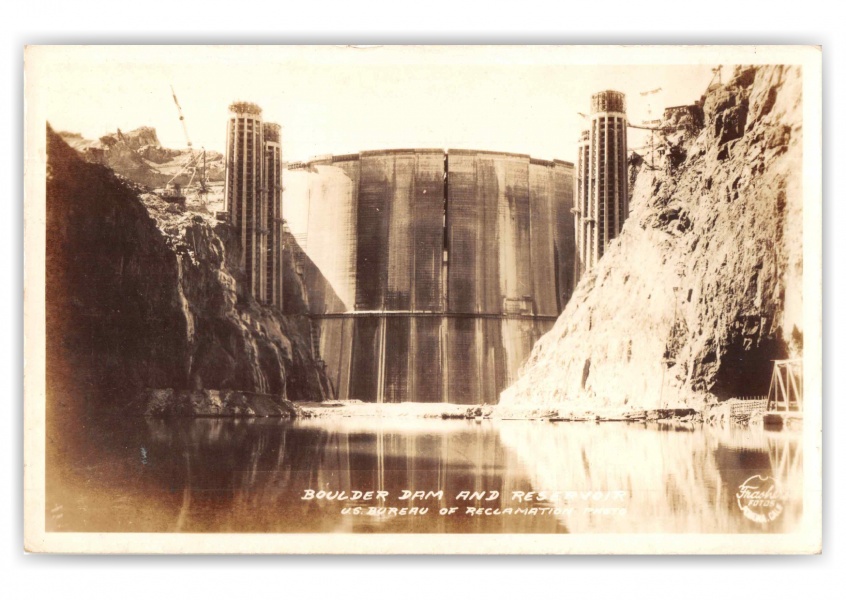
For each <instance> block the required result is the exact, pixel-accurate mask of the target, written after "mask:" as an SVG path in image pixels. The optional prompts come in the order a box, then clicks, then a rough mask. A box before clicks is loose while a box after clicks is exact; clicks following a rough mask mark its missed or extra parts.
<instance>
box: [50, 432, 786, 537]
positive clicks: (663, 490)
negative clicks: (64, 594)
mask: <svg viewBox="0 0 846 600" xmlns="http://www.w3.org/2000/svg"><path fill="white" fill-rule="evenodd" d="M82 431H83V432H84V435H82V437H81V439H79V440H76V441H75V442H73V443H72V444H68V445H66V446H65V447H63V448H62V449H61V452H56V453H52V454H53V457H52V458H51V459H50V461H51V462H50V463H48V487H47V506H46V517H47V528H48V530H53V531H169V532H175V531H182V532H379V533H413V532H421V533H463V532H466V533H568V532H572V533H631V532H643V533H662V532H667V533H674V532H676V533H735V532H736V533H773V532H776V533H780V532H786V531H790V530H792V529H793V528H794V527H796V526H797V525H798V522H799V520H800V519H801V516H802V498H801V494H800V493H799V491H800V490H801V486H802V447H801V433H798V434H797V433H792V432H767V431H763V430H759V429H747V428H728V427H727V428H711V427H703V426H695V427H689V428H683V427H671V426H659V425H645V424H642V423H640V424H634V423H600V424H595V423H545V422H527V421H484V422H481V423H476V422H466V421H441V420H429V419H419V420H416V419H412V420H404V421H386V420H376V421H374V420H358V419H352V418H350V419H335V420H328V419H327V420H323V419H312V420H305V421H287V420H276V419H185V420H157V419H122V420H115V421H111V422H110V421H105V422H104V421H103V420H102V419H101V420H98V421H97V422H96V423H90V424H89V425H88V426H87V427H85V428H84V429H83V430H82ZM48 454H51V453H48ZM755 475H759V476H761V477H775V478H776V479H777V480H778V482H779V484H780V486H781V489H782V490H783V491H785V492H790V491H791V490H792V491H795V493H793V494H792V495H791V496H790V497H789V498H787V499H786V500H785V501H784V503H783V505H784V509H783V511H782V512H781V513H780V514H779V515H778V516H777V517H776V518H774V519H772V520H771V521H769V522H767V523H756V522H754V521H752V520H750V519H749V518H747V517H746V516H744V514H743V513H742V511H741V509H740V507H739V505H738V499H737V496H736V494H737V492H738V490H739V488H740V486H741V484H743V483H744V482H745V481H746V480H747V479H749V478H750V477H753V476H755ZM406 490H407V491H406ZM318 492H322V493H321V494H320V495H321V496H322V495H324V494H326V493H327V492H329V493H330V495H333V496H334V495H335V494H341V493H343V494H345V495H343V494H342V495H341V496H340V499H337V498H336V499H331V500H330V499H317V498H316V496H317V495H318ZM355 492H359V493H360V497H357V496H359V494H355ZM367 492H371V495H370V496H367V495H366V493H367ZM378 492H382V493H381V494H379V493H378ZM414 492H417V494H416V495H415V494H414ZM462 492H465V494H462ZM474 492H475V496H469V495H468V493H469V494H472V493H474ZM312 494H313V495H314V496H315V498H314V499H304V498H309V497H310V496H312ZM406 496H410V497H406ZM444 513H445V514H444Z"/></svg>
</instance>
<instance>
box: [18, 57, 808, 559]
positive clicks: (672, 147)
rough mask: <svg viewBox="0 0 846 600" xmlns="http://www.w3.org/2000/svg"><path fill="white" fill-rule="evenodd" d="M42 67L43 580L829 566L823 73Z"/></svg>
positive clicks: (35, 525)
mask: <svg viewBox="0 0 846 600" xmlns="http://www.w3.org/2000/svg"><path fill="white" fill-rule="evenodd" d="M24 57H25V62H26V65H25V73H26V101H25V105H26V115H25V146H26V148H25V163H24V164H25V169H26V173H25V185H26V190H25V191H26V198H25V210H24V213H25V220H26V224H25V236H26V240H25V251H26V274H25V286H26V288H25V313H26V315H25V318H26V323H25V329H24V333H25V346H26V348H25V357H26V373H25V392H26V400H25V410H24V412H25V419H26V424H25V436H26V439H25V463H26V464H25V468H26V472H25V519H26V522H25V542H26V545H27V549H28V550H30V551H36V552H97V553H111V552H153V553H160V552H170V553H182V552H203V553H205V552H214V553H251V552H255V553H329V554H338V553H383V554H391V553H438V554H441V553H443V554H451V553H461V554H466V553H472V554H480V553H495V554H520V553H545V554H549V553H596V554H613V553H633V554H642V553H649V554H654V553H659V554H660V553H680V552H685V553H698V552H702V553H706V552H707V553H759V554H760V553H765V554H768V553H791V554H809V553H818V552H820V548H821V537H822V525H821V521H822V508H821V504H822V502H821V497H822V476H821V453H822V436H821V431H822V426H821V422H822V421H821V420H822V416H821V412H822V386H821V376H822V344H821V330H820V321H821V314H822V301H821V285H822V279H821V266H822V254H821V245H820V244H821V242H820V238H821V233H820V232H821V226H822V220H821V206H822V192H821V189H822V188H821V176H820V164H821V137H820V136H821V100H820V94H821V51H820V49H819V48H817V47H810V46H808V47H800V46H765V47H753V46H736V47H717V46H713V47H695V46H687V47H664V48H658V47H603V46H596V47H593V46H586V47H547V46H388V47H335V46H308V47H295V46H280V47H273V46H255V47H246V46H237V47H236V46H208V47H204V46H144V47H141V46H31V47H28V48H27V49H26V52H25V54H24ZM139 534H143V535H139ZM198 534H202V535H198ZM303 534H308V535H303ZM427 534H428V535H427ZM633 534H637V535H633Z"/></svg>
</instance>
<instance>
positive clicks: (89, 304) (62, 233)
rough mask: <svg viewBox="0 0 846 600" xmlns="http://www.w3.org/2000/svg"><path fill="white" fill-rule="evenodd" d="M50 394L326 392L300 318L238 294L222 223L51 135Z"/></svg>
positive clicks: (126, 397) (232, 251) (317, 395)
mask: <svg viewBox="0 0 846 600" xmlns="http://www.w3.org/2000/svg"><path fill="white" fill-rule="evenodd" d="M47 136H48V144H47V146H48V176H47V228H46V231H47V247H46V250H47V256H46V265H47V272H46V276H47V283H46V304H47V371H48V373H47V375H48V389H51V390H61V389H65V388H66V387H67V386H71V387H72V388H73V389H74V390H77V392H79V391H80V390H82V393H85V394H87V395H90V397H91V398H92V399H97V400H99V401H102V402H106V403H108V404H111V405H116V406H125V405H129V404H130V403H131V401H132V399H133V398H137V394H138V393H139V392H141V391H142V390H144V389H148V388H149V389H160V390H161V389H173V390H176V391H177V392H179V391H185V390H190V391H195V392H196V391H203V390H222V391H223V392H222V393H226V392H225V391H226V390H237V391H240V392H253V393H257V394H269V395H272V396H275V397H278V398H280V399H281V398H289V399H310V400H323V399H325V398H327V397H329V396H330V395H331V392H330V389H329V386H328V381H327V379H326V376H325V373H324V372H323V367H322V365H321V364H320V363H319V361H317V360H315V358H314V357H313V356H312V354H311V341H310V327H309V322H308V319H307V317H305V316H302V315H292V316H287V315H283V314H282V313H281V312H280V311H279V310H277V309H276V308H270V307H266V306H261V305H259V304H257V303H256V302H255V300H254V299H253V298H252V297H251V296H250V295H249V294H247V293H245V292H244V291H243V285H242V280H243V273H241V272H240V271H239V265H238V264H237V260H235V259H233V257H236V256H238V255H239V251H238V248H237V243H238V242H237V239H236V236H234V235H231V233H230V232H229V228H228V226H226V225H224V224H216V223H215V222H213V221H211V220H210V219H209V218H208V217H206V216H204V215H201V214H197V213H191V212H185V211H182V210H181V209H179V210H174V208H175V207H174V206H173V205H169V204H167V203H166V202H163V201H162V200H161V199H160V198H158V197H157V196H155V195H153V194H143V193H141V190H140V189H139V188H138V187H137V186H136V185H135V184H132V183H129V182H127V181H126V180H124V179H123V178H121V177H119V176H117V175H115V173H114V172H112V171H111V170H110V169H108V168H106V167H105V166H102V165H99V164H93V163H90V162H86V161H84V160H82V159H81V158H80V156H79V155H78V154H77V152H75V151H74V150H73V149H71V148H70V147H69V146H68V145H67V144H65V143H64V142H63V141H62V139H61V138H60V137H59V136H58V135H56V134H55V133H53V132H52V130H50V129H49V128H48V132H47Z"/></svg>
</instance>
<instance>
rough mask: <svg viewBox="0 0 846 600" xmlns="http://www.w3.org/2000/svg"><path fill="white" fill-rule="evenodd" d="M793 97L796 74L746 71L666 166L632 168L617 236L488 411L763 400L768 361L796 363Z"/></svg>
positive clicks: (798, 165)
mask: <svg viewBox="0 0 846 600" xmlns="http://www.w3.org/2000/svg"><path fill="white" fill-rule="evenodd" d="M801 91H802V85H801V73H800V72H799V69H798V68H796V67H790V66H779V65H774V66H763V67H742V68H738V69H736V71H735V73H734V75H733V77H732V79H731V80H730V81H729V82H728V83H727V84H725V85H722V86H712V88H711V89H709V91H708V92H707V94H706V96H705V97H704V99H703V100H704V103H703V106H702V108H703V112H704V123H703V124H702V126H701V128H700V126H699V124H691V123H687V124H686V125H685V126H684V127H672V124H671V123H665V124H664V125H665V126H666V127H667V129H666V130H665V135H664V138H665V139H664V140H662V141H663V143H664V147H665V148H666V153H665V159H664V164H662V165H660V166H659V167H658V168H657V169H655V170H652V169H649V168H646V167H645V168H642V169H641V170H640V172H639V173H638V175H637V178H636V183H635V186H634V192H633V197H632V201H631V213H630V215H629V217H628V220H627V221H626V223H625V226H624V228H623V231H622V234H621V235H620V236H619V237H618V238H617V239H616V240H615V241H614V242H613V243H612V244H611V245H610V247H609V249H608V251H607V252H606V254H605V256H604V257H603V258H602V259H601V260H600V262H599V263H598V265H597V266H596V267H595V268H594V269H593V271H591V272H589V273H587V274H586V275H585V276H584V277H583V278H582V280H581V281H580V282H579V285H578V287H577V289H576V291H575V293H574V295H573V298H572V299H571V300H570V302H569V304H568V305H567V307H566V309H565V310H564V312H563V313H562V315H561V316H560V317H559V319H558V321H557V322H556V325H555V327H554V328H553V329H552V330H551V331H550V332H549V333H548V334H547V335H545V336H544V337H543V338H542V339H541V340H540V341H539V342H538V343H537V344H536V345H535V348H534V350H533V352H532V355H531V357H530V358H529V360H528V361H527V363H526V365H524V368H523V370H522V373H521V378H520V379H519V380H518V381H517V382H516V383H515V384H514V385H513V386H511V387H510V388H509V389H507V390H506V391H505V392H503V394H502V395H501V399H500V410H511V409H514V408H516V407H532V408H539V409H555V410H557V411H558V412H559V413H561V412H566V411H568V410H571V411H586V410H589V411H594V412H596V413H602V412H614V411H625V410H636V409H651V408H662V407H665V406H670V407H679V406H692V407H698V406H701V405H702V403H703V402H706V401H709V400H715V399H726V398H728V397H731V396H733V395H747V396H748V395H757V394H760V395H765V394H766V393H767V389H768V384H769V379H770V375H771V372H772V362H771V361H772V360H773V359H778V358H786V357H788V356H791V357H792V356H801V352H802V332H803V325H802V202H803V198H802V97H801ZM646 162H647V167H648V163H649V161H648V160H647V161H646Z"/></svg>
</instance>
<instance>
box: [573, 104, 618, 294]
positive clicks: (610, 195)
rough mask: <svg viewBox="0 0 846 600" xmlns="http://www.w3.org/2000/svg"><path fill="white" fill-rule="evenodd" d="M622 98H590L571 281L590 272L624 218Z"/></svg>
mask: <svg viewBox="0 0 846 600" xmlns="http://www.w3.org/2000/svg"><path fill="white" fill-rule="evenodd" d="M626 126H627V120H626V97H625V95H624V94H622V93H621V92H615V91H611V90H606V91H604V92H599V93H597V94H594V95H593V96H591V111H590V128H589V129H587V130H586V131H583V132H582V134H581V137H580V139H579V152H578V164H577V167H576V182H575V183H576V203H575V207H574V208H573V214H574V224H575V228H576V245H577V251H576V256H575V265H574V270H575V272H576V278H577V280H578V279H581V277H582V275H584V273H586V272H587V271H589V270H590V269H592V268H593V267H594V265H596V263H597V262H598V261H599V259H600V258H601V257H602V255H603V254H605V249H606V248H607V247H608V243H609V242H610V241H611V240H613V239H614V238H615V237H617V236H618V235H619V234H620V231H621V230H622V228H623V222H624V221H625V220H626V217H627V216H628V214H629V202H628V173H627V165H626V155H627V142H626Z"/></svg>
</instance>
